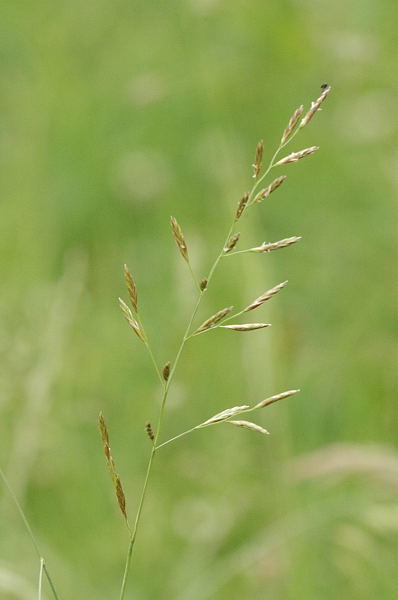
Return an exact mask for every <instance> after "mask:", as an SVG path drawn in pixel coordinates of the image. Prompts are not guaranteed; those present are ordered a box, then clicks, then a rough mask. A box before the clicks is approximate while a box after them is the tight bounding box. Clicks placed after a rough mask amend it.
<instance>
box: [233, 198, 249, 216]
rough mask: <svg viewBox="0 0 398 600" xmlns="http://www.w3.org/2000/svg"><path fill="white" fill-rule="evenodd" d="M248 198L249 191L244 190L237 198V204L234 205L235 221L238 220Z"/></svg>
mask: <svg viewBox="0 0 398 600" xmlns="http://www.w3.org/2000/svg"><path fill="white" fill-rule="evenodd" d="M248 200H249V192H245V193H244V194H243V196H242V198H241V199H240V200H239V202H238V206H237V207H236V215H235V221H238V219H240V218H241V216H242V214H243V211H244V210H245V208H246V206H247V203H248Z"/></svg>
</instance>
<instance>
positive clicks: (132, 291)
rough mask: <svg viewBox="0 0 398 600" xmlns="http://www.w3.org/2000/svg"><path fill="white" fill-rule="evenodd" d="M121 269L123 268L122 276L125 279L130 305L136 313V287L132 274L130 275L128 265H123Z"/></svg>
mask: <svg viewBox="0 0 398 600" xmlns="http://www.w3.org/2000/svg"><path fill="white" fill-rule="evenodd" d="M123 269H124V278H125V280H126V285H127V291H128V293H129V298H130V302H131V305H132V307H133V308H134V310H135V312H136V313H138V295H137V287H136V285H135V282H134V279H133V276H132V275H131V273H130V271H129V268H128V266H127V265H124V267H123Z"/></svg>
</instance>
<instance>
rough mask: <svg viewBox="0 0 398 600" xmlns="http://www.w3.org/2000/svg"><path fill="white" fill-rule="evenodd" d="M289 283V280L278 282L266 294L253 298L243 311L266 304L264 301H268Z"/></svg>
mask: <svg viewBox="0 0 398 600" xmlns="http://www.w3.org/2000/svg"><path fill="white" fill-rule="evenodd" d="M287 283H288V282H287V280H286V281H282V283H278V285H275V286H274V287H273V288H271V289H270V290H267V291H266V292H264V294H262V295H261V296H259V297H258V298H256V299H255V300H253V302H252V303H251V304H249V306H246V308H245V309H244V311H243V312H248V311H249V310H254V309H255V308H257V307H258V306H261V305H262V304H264V302H267V300H269V299H270V298H272V297H273V296H275V294H277V293H278V292H280V291H281V290H283V288H284V287H285V286H286V285H287Z"/></svg>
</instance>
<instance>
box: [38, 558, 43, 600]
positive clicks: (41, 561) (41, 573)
mask: <svg viewBox="0 0 398 600" xmlns="http://www.w3.org/2000/svg"><path fill="white" fill-rule="evenodd" d="M43 570H44V558H41V559H40V571H39V589H38V594H37V597H38V600H41V590H42V586H43Z"/></svg>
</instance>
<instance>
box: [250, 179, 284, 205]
mask: <svg viewBox="0 0 398 600" xmlns="http://www.w3.org/2000/svg"><path fill="white" fill-rule="evenodd" d="M285 179H286V175H281V176H280V177H277V178H276V179H274V181H272V182H271V183H270V184H269V185H268V186H267V187H266V188H264V189H262V190H261V191H260V192H259V193H258V194H257V195H256V197H255V198H254V200H253V203H254V202H261V200H264V198H268V196H270V195H271V194H272V192H274V191H275V190H277V189H278V187H279V186H281V185H282V183H283V182H284V181H285Z"/></svg>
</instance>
